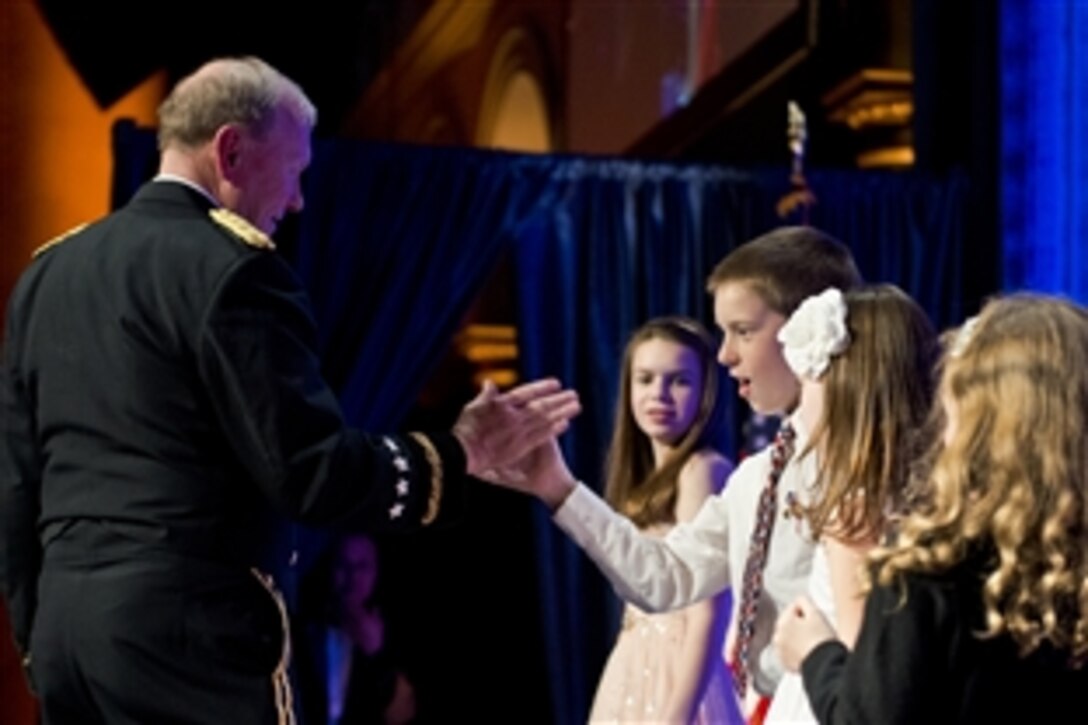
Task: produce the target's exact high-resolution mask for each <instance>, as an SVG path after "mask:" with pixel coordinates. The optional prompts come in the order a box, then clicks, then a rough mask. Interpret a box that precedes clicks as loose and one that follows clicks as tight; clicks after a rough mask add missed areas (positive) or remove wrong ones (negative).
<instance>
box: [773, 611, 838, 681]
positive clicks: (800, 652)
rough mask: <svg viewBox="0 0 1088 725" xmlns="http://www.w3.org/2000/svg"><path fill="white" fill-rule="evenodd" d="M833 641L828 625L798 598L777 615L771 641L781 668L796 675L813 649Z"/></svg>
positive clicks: (818, 614)
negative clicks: (830, 640)
mask: <svg viewBox="0 0 1088 725" xmlns="http://www.w3.org/2000/svg"><path fill="white" fill-rule="evenodd" d="M834 638H835V630H834V628H832V626H831V623H830V622H828V621H827V618H826V617H824V615H823V614H822V613H821V612H820V610H819V609H817V608H816V605H815V604H813V603H812V600H811V599H809V598H808V597H807V596H805V595H803V594H802V595H801V596H799V597H798V598H797V599H796V600H794V602H793V604H791V605H789V606H788V607H786V608H785V609H784V610H782V613H781V614H779V615H778V622H777V624H776V625H775V628H774V639H773V640H772V641H773V643H774V648H775V651H777V652H778V659H779V660H781V662H782V666H783V667H785V668H786V669H787V670H789V671H790V672H797V671H798V670H799V669H801V662H803V661H804V659H805V657H807V656H808V653H809V652H811V651H812V650H813V649H814V648H815V647H816V645H818V644H820V643H821V642H826V641H827V640H829V639H834Z"/></svg>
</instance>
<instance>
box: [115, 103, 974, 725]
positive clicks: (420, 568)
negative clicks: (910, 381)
mask: <svg viewBox="0 0 1088 725" xmlns="http://www.w3.org/2000/svg"><path fill="white" fill-rule="evenodd" d="M115 149H116V152H115V160H116V168H115V177H114V182H115V194H114V202H115V204H116V203H120V202H122V201H124V200H125V199H127V197H128V195H129V194H130V193H131V191H132V190H133V189H134V188H135V186H136V185H137V184H138V183H139V182H140V181H142V180H143V179H145V178H147V177H148V175H149V174H150V173H151V172H152V171H153V166H154V160H155V149H154V140H153V137H152V135H151V133H150V132H149V131H147V130H143V129H137V128H135V127H133V126H131V125H130V124H121V125H119V126H118V127H117V129H116V130H115ZM785 176H786V174H785V171H784V170H778V169H774V170H761V169H756V170H735V169H728V168H721V167H712V166H696V165H675V164H665V163H645V162H636V161H626V160H618V159H609V158H590V157H574V156H528V155H518V154H507V153H497V152H487V151H480V150H469V149H436V148H426V147H413V146H399V145H382V144H368V143H362V142H352V141H332V140H323V141H320V142H319V143H318V144H316V146H315V156H314V163H313V165H312V167H311V169H310V170H309V171H308V172H307V175H306V180H305V189H304V191H305V194H306V202H307V206H306V209H305V210H304V211H303V213H302V214H301V215H300V216H299V218H298V219H297V220H295V221H294V222H292V223H290V224H288V225H287V227H286V228H285V230H284V232H285V234H284V236H285V237H286V238H287V240H286V241H285V243H284V245H283V247H284V253H285V254H287V255H288V256H289V258H290V259H291V261H292V263H293V264H294V265H295V266H296V268H297V269H298V271H299V274H300V276H301V277H302V279H303V281H304V283H305V285H306V287H307V288H308V290H309V293H310V295H311V298H312V300H313V304H314V311H315V316H316V318H317V321H318V326H319V328H320V332H321V336H322V338H321V339H322V345H323V354H324V359H325V364H326V372H327V374H328V377H329V379H330V381H331V382H332V383H333V385H334V386H335V387H336V388H337V390H338V391H339V392H340V395H341V400H342V401H343V403H344V408H345V413H346V415H347V417H348V418H349V420H351V421H352V422H353V423H356V424H358V425H362V426H365V427H368V428H370V429H373V430H382V429H391V428H394V427H396V426H398V424H399V423H400V422H401V421H402V419H403V417H404V416H405V414H406V413H407V412H408V410H409V408H410V407H411V405H412V403H413V401H414V400H415V397H416V396H417V395H418V393H419V391H420V389H421V387H422V386H423V384H424V383H425V382H426V380H427V378H428V377H429V376H430V374H431V373H432V372H433V370H434V366H435V364H436V363H437V361H438V360H439V358H440V354H441V352H442V351H443V350H444V349H445V347H446V346H447V345H448V343H449V340H450V338H451V336H452V335H453V333H454V332H455V330H456V329H457V327H458V325H459V323H460V321H461V318H462V316H463V314H464V312H465V310H466V309H467V308H468V306H469V305H470V304H471V303H472V301H473V298H474V296H475V294H476V293H477V292H478V290H479V288H480V286H481V284H482V283H483V281H484V280H485V279H486V277H487V275H488V274H489V273H490V272H491V270H492V267H493V265H494V264H495V263H496V261H497V260H498V258H499V257H500V256H501V255H502V254H504V253H507V252H510V253H512V255H513V259H514V268H515V270H516V280H515V284H516V289H517V301H518V310H517V325H518V342H519V350H520V358H521V359H520V363H521V368H522V373H523V376H524V377H526V378H530V377H538V376H541V375H557V376H559V377H560V378H561V379H562V380H563V381H564V382H565V383H567V384H568V385H572V386H574V387H576V388H577V389H578V390H579V392H580V394H581V396H582V400H583V404H584V407H585V411H586V412H585V413H584V414H583V416H582V417H581V418H579V419H578V420H577V421H576V423H575V425H574V427H573V429H572V431H571V433H569V434H568V435H567V436H565V438H564V447H565V450H566V452H567V454H568V456H569V460H570V461H571V465H572V468H573V469H574V470H575V471H576V472H577V473H578V474H580V475H581V476H583V477H584V478H585V480H586V481H587V482H588V483H590V484H591V485H594V486H598V485H599V478H600V477H599V475H598V474H599V472H600V470H601V465H602V457H603V453H604V446H605V444H606V442H607V439H608V434H609V429H610V425H611V419H612V408H613V404H614V397H615V392H616V391H615V387H616V384H617V380H618V376H617V372H616V367H617V364H618V361H619V357H620V352H621V350H622V346H623V343H624V340H625V338H626V336H627V334H628V333H629V332H630V331H631V330H632V329H633V328H634V327H635V326H637V325H638V324H640V323H641V322H642V321H644V320H645V319H647V318H648V317H650V316H653V315H657V314H663V313H686V314H689V315H692V316H694V317H697V318H699V319H701V320H703V321H704V322H705V323H707V324H708V325H710V324H711V323H712V317H711V313H710V298H709V296H708V295H707V294H706V292H705V291H704V283H705V280H706V277H707V275H708V274H709V272H710V270H711V269H712V267H713V266H714V264H716V263H717V261H718V260H719V259H721V257H722V256H724V255H725V254H726V253H727V252H728V251H729V250H730V249H732V248H733V247H734V246H736V245H737V244H739V243H741V242H743V241H744V240H746V239H748V238H751V237H753V236H755V235H756V234H759V233H762V232H764V231H767V230H769V229H771V228H772V227H774V226H775V225H777V224H779V223H781V222H780V220H778V219H777V218H776V217H775V215H774V205H775V202H776V201H777V200H778V198H779V197H780V195H781V194H783V193H785V191H787V188H788V187H787V185H786V178H785ZM808 179H809V183H810V185H811V186H812V187H813V189H814V191H815V193H816V195H817V197H818V203H817V205H816V206H815V207H814V208H813V209H812V211H811V222H812V223H813V224H814V225H816V226H818V227H820V228H822V229H825V230H826V231H828V232H830V233H832V234H834V235H836V236H838V237H839V238H841V239H842V240H843V241H845V242H846V243H847V244H848V245H849V246H850V247H851V249H852V250H853V251H854V253H855V255H856V257H857V259H858V263H859V267H860V269H861V271H862V273H863V274H864V275H865V276H866V277H867V278H869V279H871V280H882V281H891V282H895V283H897V284H899V285H900V286H902V287H903V288H904V289H906V290H907V291H908V292H910V293H911V294H913V295H914V296H915V297H916V298H917V299H918V300H919V301H920V302H921V303H922V305H923V306H924V307H925V308H926V309H927V310H928V312H929V313H930V315H931V316H932V317H933V318H934V320H935V322H936V323H937V324H938V325H940V326H944V325H947V324H950V323H954V322H956V321H958V320H959V319H960V318H961V317H962V315H963V313H964V312H965V311H964V310H963V309H962V307H963V301H962V300H961V297H960V294H959V288H960V281H961V278H962V275H963V273H964V270H963V268H962V264H963V249H964V247H965V243H966V239H967V236H968V230H967V229H966V221H965V219H966V207H967V184H966V182H965V180H964V179H963V178H962V177H959V176H956V175H952V176H948V177H943V178H926V177H922V176H918V175H915V174H911V173H901V174H895V173H872V172H870V173H862V172H855V171H819V170H817V171H810V172H809V173H808ZM727 393H728V394H729V395H730V396H731V397H732V393H731V391H730V389H729V388H727ZM740 412H741V411H739V410H736V409H734V411H733V416H732V417H733V419H734V420H736V419H737V418H738V416H739V414H740ZM734 439H735V437H734ZM730 443H732V441H730V442H727V444H726V448H727V450H728V452H729V453H733V452H734V451H733V449H732V446H731V445H730ZM473 504H474V506H472V507H470V512H469V514H468V518H467V520H466V521H465V522H464V524H463V525H462V526H460V527H457V528H458V532H448V533H446V534H442V535H437V536H431V538H430V539H428V536H430V535H421V536H420V537H418V538H413V539H410V540H405V541H404V542H402V548H403V549H411V550H412V551H414V552H416V553H418V554H419V556H418V557H417V558H415V559H411V563H412V566H413V567H415V569H416V570H415V571H413V572H412V573H411V576H412V577H414V578H415V580H416V583H415V585H414V586H415V588H414V589H413V590H412V591H414V592H415V593H416V594H417V595H418V596H419V598H420V599H421V600H417V601H409V602H403V603H401V604H402V610H403V611H405V612H408V613H411V614H412V616H414V617H418V619H417V620H415V621H413V622H412V623H411V624H410V625H409V626H410V628H411V629H414V630H415V631H416V632H417V634H418V635H419V639H420V641H421V643H420V644H419V645H418V647H419V650H420V652H421V654H420V658H421V660H425V661H426V663H427V666H429V667H430V668H431V669H432V670H433V672H434V673H435V674H434V677H435V678H436V679H441V680H442V682H443V684H442V685H437V684H436V685H432V687H431V689H430V690H429V692H431V693H434V695H433V700H434V702H436V703H437V704H433V705H431V706H430V710H429V711H428V710H427V707H428V706H427V705H426V703H424V713H425V714H426V715H427V717H433V720H434V721H436V722H448V721H450V720H451V719H455V718H459V717H467V718H469V719H473V720H480V719H483V720H490V719H495V718H501V717H506V718H515V719H516V720H517V721H519V722H542V723H547V722H555V723H580V722H583V721H584V719H585V717H586V714H587V713H588V707H589V701H590V698H591V696H592V692H593V687H594V685H595V683H596V678H597V676H598V674H599V671H600V667H601V666H602V664H603V660H604V657H605V655H606V653H607V650H608V648H609V646H610V644H611V639H612V637H613V636H614V627H615V623H616V622H615V614H616V612H617V607H616V602H615V599H614V598H613V597H612V596H611V594H610V593H609V590H608V587H607V585H606V584H605V582H604V581H603V579H602V577H601V576H600V575H599V574H598V573H597V571H596V570H595V569H594V568H592V566H591V565H589V564H588V563H587V560H586V559H585V558H584V556H583V555H582V554H581V553H580V552H579V551H578V550H577V549H576V548H575V547H573V546H572V545H571V544H570V543H569V542H568V541H566V540H565V538H564V537H563V536H562V535H561V534H560V533H559V532H558V530H557V529H555V527H554V526H553V525H552V524H551V522H550V520H549V519H548V517H547V515H546V513H545V512H544V511H543V510H542V509H541V508H540V507H539V506H537V505H535V503H533V502H529V501H527V500H526V499H524V497H519V496H516V495H504V492H495V491H491V490H489V489H483V490H481V491H480V492H479V493H478V494H477V495H476V497H475V499H474V501H473ZM296 536H297V537H299V539H300V541H296V542H295V543H296V544H297V543H300V542H301V543H302V544H304V545H308V546H309V548H313V543H312V542H313V541H315V540H319V539H318V538H317V537H316V534H314V533H313V532H303V531H301V530H298V531H297V533H296ZM457 537H460V538H457ZM420 542H422V543H420ZM304 548H306V547H305V546H304ZM511 556H515V557H520V559H517V562H519V563H514V564H513V565H511V564H510V562H509V561H508V558H509V557H511ZM404 561H407V560H401V563H404ZM405 576H407V575H405ZM428 587H430V588H428ZM465 650H475V651H471V652H470V651H465ZM470 656H471V657H470ZM469 657H470V658H471V659H472V660H473V662H474V664H473V666H472V667H471V668H466V667H465V666H464V663H465V662H466V661H467V660H466V659H465V658H469ZM421 679H422V680H423V682H424V686H426V682H427V675H426V673H424V674H423V675H421ZM424 696H426V695H424Z"/></svg>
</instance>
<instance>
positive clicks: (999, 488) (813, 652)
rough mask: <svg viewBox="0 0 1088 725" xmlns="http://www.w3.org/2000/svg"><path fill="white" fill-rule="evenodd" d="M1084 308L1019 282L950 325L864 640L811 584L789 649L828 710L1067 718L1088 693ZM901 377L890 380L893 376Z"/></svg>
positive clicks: (783, 622)
mask: <svg viewBox="0 0 1088 725" xmlns="http://www.w3.org/2000/svg"><path fill="white" fill-rule="evenodd" d="M1086 360H1088V313H1086V311H1085V310H1084V309H1083V308H1081V307H1079V306H1077V305H1075V304H1073V303H1071V302H1068V301H1066V300H1062V299H1060V298H1055V297H1047V296H1042V295H1031V294H1017V295H1011V296H1009V297H1006V298H1003V299H997V300H994V301H991V302H990V303H988V304H987V305H986V306H985V307H984V308H983V310H982V312H981V314H980V315H979V316H978V317H977V318H973V319H972V320H971V321H969V322H968V323H967V324H965V325H964V326H963V327H962V328H960V330H959V332H958V333H957V334H955V335H953V336H950V338H949V343H948V345H947V349H946V352H945V357H944V361H943V370H942V375H941V382H940V388H939V401H940V406H939V407H940V409H941V410H942V411H943V417H944V434H943V436H941V438H940V440H939V441H938V442H937V444H936V447H935V450H934V451H933V455H932V467H931V470H930V472H929V475H928V477H927V481H928V485H927V486H926V487H925V490H924V492H923V496H922V498H921V499H920V500H919V501H918V502H917V503H916V505H915V507H914V508H913V511H912V512H911V513H910V514H909V515H907V516H906V517H904V518H903V520H902V521H901V522H900V523H899V527H898V535H897V537H896V539H895V541H894V543H892V544H891V545H889V546H887V547H882V548H878V549H877V550H876V551H875V552H874V553H873V555H872V556H871V564H872V568H871V572H872V579H873V581H872V589H871V591H870V592H869V595H868V599H867V602H866V606H865V612H864V618H863V622H862V625H861V631H860V633H859V635H858V639H857V642H856V643H855V645H854V649H853V652H850V651H849V650H848V649H847V647H846V645H845V644H843V643H842V642H840V641H838V640H836V639H835V637H834V632H833V630H832V628H831V627H830V625H829V624H828V623H827V621H826V620H824V619H823V617H822V616H821V615H820V614H819V611H818V610H817V609H815V608H814V606H813V604H812V602H811V601H810V600H808V599H806V598H804V597H802V598H800V599H798V600H797V602H795V604H794V605H793V606H791V607H789V608H788V609H787V610H785V611H784V612H783V614H782V615H781V617H780V618H779V622H778V630H777V633H776V637H775V639H776V644H777V647H778V651H779V654H780V656H781V657H782V659H783V663H784V664H785V665H786V666H787V668H790V669H793V670H799V671H800V672H801V675H802V677H803V680H804V685H805V689H806V692H807V693H808V695H809V699H810V701H811V704H812V709H813V711H814V712H815V714H816V716H817V718H818V719H819V721H820V722H822V723H840V722H842V723H847V722H858V723H877V722H879V723H918V722H925V723H940V722H957V723H961V722H980V723H981V722H1059V721H1067V719H1068V717H1069V713H1072V712H1077V711H1079V710H1080V709H1081V708H1082V707H1083V702H1084V693H1085V691H1086V690H1088V667H1085V666H1084V663H1085V661H1086V660H1088V500H1086V499H1088V445H1086V444H1088V440H1086V436H1088V366H1086V364H1085V361H1086ZM888 384H889V385H894V384H895V382H894V381H890V380H889V381H888Z"/></svg>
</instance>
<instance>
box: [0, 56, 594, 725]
mask: <svg viewBox="0 0 1088 725" xmlns="http://www.w3.org/2000/svg"><path fill="white" fill-rule="evenodd" d="M314 121H315V111H314V108H313V106H312V104H311V103H310V101H309V100H308V99H307V98H306V97H305V95H304V94H303V93H302V91H301V90H300V89H299V88H298V86H296V85H295V84H294V83H293V82H291V81H290V80H288V79H287V78H285V77H284V76H282V75H281V74H279V73H278V72H277V71H275V70H274V69H272V68H271V67H269V66H268V65H267V64H265V63H263V62H261V61H259V60H257V59H254V58H243V59H221V60H217V61H212V62H211V63H209V64H207V65H205V66H203V67H202V68H200V69H199V70H198V71H197V72H195V73H194V74H193V75H191V76H189V77H188V78H186V79H184V80H183V81H181V82H180V83H179V84H178V86H177V87H176V88H175V89H174V91H173V92H172V93H171V95H170V96H169V97H168V98H167V99H166V101H165V102H164V103H163V105H162V107H161V108H160V131H159V147H160V150H161V152H162V161H161V166H160V174H159V176H157V177H156V179H155V180H153V181H152V182H150V183H148V184H147V185H145V186H144V187H143V188H142V189H141V190H140V191H139V192H138V193H137V194H136V196H135V197H134V199H133V200H132V201H131V202H130V203H129V204H128V205H127V206H126V207H124V208H123V209H120V210H118V211H117V212H115V213H113V214H111V215H109V216H107V217H106V218H104V219H102V220H100V221H98V222H95V223H93V224H90V225H88V226H86V227H84V228H82V229H79V230H77V231H75V232H74V233H71V234H69V235H67V236H66V237H65V238H63V239H61V240H58V242H57V243H55V244H52V245H48V248H44V249H42V250H40V251H39V253H37V254H36V259H35V260H34V261H33V262H32V263H31V264H30V266H29V267H28V269H27V270H26V271H25V273H24V274H23V276H22V277H21V279H20V280H19V283H18V284H17V286H16V288H15V291H14V292H13V294H12V297H11V300H10V303H9V305H8V319H7V326H6V335H5V345H4V355H3V366H2V371H3V377H2V380H0V383H2V384H0V394H2V403H3V430H2V435H0V584H2V587H3V594H4V597H5V599H6V601H7V604H8V609H9V612H10V614H11V618H12V624H13V629H14V634H15V639H16V643H17V645H18V646H19V649H20V651H21V652H22V653H23V655H24V661H25V662H26V664H27V669H28V675H29V677H30V681H31V683H32V685H33V686H34V687H35V689H36V691H37V693H38V695H39V697H40V700H41V704H42V713H43V716H44V720H45V722H46V723H81V724H84V723H111V724H113V723H167V722H170V723H181V722H186V723H246V724H249V723H267V722H276V721H277V720H278V721H281V722H287V721H290V720H291V718H292V713H291V710H292V708H291V693H290V688H289V687H288V686H287V678H286V672H285V666H286V665H285V663H286V649H287V648H286V639H285V632H286V612H285V610H284V608H283V604H282V600H281V598H280V597H279V595H278V592H277V590H276V587H275V583H274V582H273V581H272V580H271V578H270V577H268V576H267V575H266V574H265V573H263V572H262V570H261V566H260V565H261V564H262V561H263V556H264V554H265V552H267V551H268V548H269V544H270V542H271V541H272V537H273V536H274V535H275V531H273V530H271V529H270V527H268V526H266V525H265V522H267V521H269V520H270V518H269V517H268V516H267V515H266V514H267V510H268V509H276V510H278V511H279V512H280V513H284V514H287V515H288V516H290V517H292V518H294V519H296V520H299V521H302V522H304V523H309V524H317V525H324V524H351V525H361V526H366V527H375V526H381V527H392V528H400V529H413V528H417V527H420V526H426V525H428V524H430V523H432V522H434V521H436V520H438V519H440V518H442V517H443V516H444V515H448V514H445V512H446V511H447V509H448V508H449V506H448V505H447V504H448V502H449V501H451V500H456V498H457V494H458V488H459V487H460V486H461V485H462V482H463V480H464V478H465V475H466V473H467V474H474V475H475V474H483V473H485V472H486V471H489V470H491V469H496V468H501V467H502V466H503V465H504V464H507V463H509V462H510V461H512V460H515V459H516V458H518V457H519V456H521V455H523V454H524V453H525V452H527V451H528V450H530V449H531V448H532V447H533V446H536V445H537V444H539V443H541V442H542V441H544V440H546V439H547V438H549V437H550V436H552V435H555V434H556V433H558V432H560V431H562V430H563V429H564V428H565V426H566V425H567V421H568V420H569V419H570V417H572V416H573V415H575V414H576V413H577V411H578V403H577V397H576V396H575V395H574V393H572V392H570V391H563V390H561V389H560V386H559V385H558V383H556V382H555V381H539V382H535V383H528V384H526V385H523V386H521V387H519V388H515V389H514V390H511V391H509V392H506V393H499V392H498V391H496V390H495V389H494V388H493V387H486V388H485V389H484V391H483V392H481V394H480V396H478V397H477V398H476V399H475V400H473V401H472V402H471V403H469V404H468V405H467V406H466V407H465V409H464V410H463V411H462V413H461V416H460V418H459V419H458V422H457V423H456V424H455V426H454V428H453V430H452V432H450V433H428V434H426V435H424V434H420V433H415V434H409V435H406V436H394V435H388V436H373V435H368V434H366V433H364V432H361V431H358V430H353V429H349V428H346V427H345V425H344V422H343V419H342V416H341V412H340V409H339V407H338V404H337V401H336V399H335V397H334V395H333V393H332V391H331V390H330V389H329V388H328V387H327V385H326V384H325V382H324V381H323V380H322V378H321V375H320V373H319V363H318V359H317V357H316V355H315V352H314V350H315V342H316V341H315V337H316V335H315V330H314V324H313V321H312V318H311V314H310V311H309V306H308V301H307V299H306V296H305V294H304V292H303V290H302V288H301V285H300V283H299V281H298V279H297V278H296V276H295V275H294V273H293V272H292V270H291V269H290V267H289V266H288V265H287V264H286V263H285V262H284V261H283V260H282V259H281V258H280V257H279V256H278V255H277V254H276V253H275V251H274V244H273V243H272V241H271V239H270V237H269V235H270V234H272V232H273V231H274V230H275V228H276V226H277V224H278V223H279V221H280V220H281V218H282V217H283V216H284V215H285V214H286V213H288V212H290V211H298V210H299V209H301V208H302V196H301V190H300V186H299V176H300V174H301V173H302V171H303V170H304V169H305V168H306V166H307V164H308V163H309V159H310V133H311V130H312V128H313V125H314Z"/></svg>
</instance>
